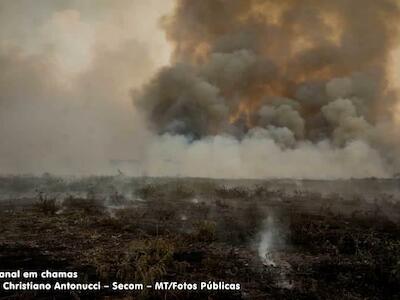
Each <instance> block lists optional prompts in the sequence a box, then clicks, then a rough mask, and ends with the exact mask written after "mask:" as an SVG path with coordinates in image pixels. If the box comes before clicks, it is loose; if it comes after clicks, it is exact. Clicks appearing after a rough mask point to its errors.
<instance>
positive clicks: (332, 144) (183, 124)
mask: <svg viewBox="0 0 400 300" xmlns="http://www.w3.org/2000/svg"><path fill="white" fill-rule="evenodd" d="M399 16H400V10H399V6H398V4H397V1H395V0H382V1H374V0H355V1H351V2H350V1H345V0H338V1H328V0H318V1H317V0H305V1H295V0H284V1H272V0H229V1H228V0H203V1H189V0H177V1H163V0H151V1H147V2H146V3H145V2H144V1H139V0H137V1H128V0H118V1H103V0H100V1H85V2H82V1H74V0H59V1H49V0H40V1H35V2H33V1H25V0H16V1H11V0H7V1H2V2H1V3H0V25H1V26H0V66H1V68H2V72H1V74H0V120H1V126H0V138H1V140H2V146H1V147H0V171H1V173H42V172H53V173H58V174H96V173H101V174H109V173H111V174H115V173H116V171H117V168H118V167H119V166H118V165H115V164H113V163H112V160H114V161H118V160H125V161H126V160H127V161H128V163H127V165H125V166H124V165H123V163H122V165H121V166H122V167H121V168H122V169H123V171H124V172H127V173H129V174H133V175H144V174H145V175H151V176H175V175H179V176H201V177H229V178H231V177H234V178H260V177H261V178H263V177H284V178H324V179H329V178H350V177H369V176H376V177H389V176H392V175H393V174H394V173H396V172H398V171H399V169H400V160H399V159H398V157H399V155H400V146H399V145H398V142H397V140H398V139H397V136H398V133H399V124H398V122H399V121H398V119H396V118H398V115H399V113H398V111H399V105H398V103H397V95H396V93H395V90H394V85H393V84H392V82H393V78H392V73H390V72H393V71H396V70H393V63H392V57H393V53H394V52H393V51H394V50H395V49H396V48H397V47H398V38H399V32H398V30H397V29H398V26H397V24H396V22H397V19H398V18H399ZM389 67H390V69H389ZM130 94H131V95H130ZM132 103H133V105H132Z"/></svg>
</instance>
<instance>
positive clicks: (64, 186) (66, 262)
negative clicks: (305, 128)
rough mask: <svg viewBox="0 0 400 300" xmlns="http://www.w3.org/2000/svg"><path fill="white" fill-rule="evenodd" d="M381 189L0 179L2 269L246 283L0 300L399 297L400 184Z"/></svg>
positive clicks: (140, 279) (111, 277) (29, 295)
mask: <svg viewBox="0 0 400 300" xmlns="http://www.w3.org/2000/svg"><path fill="white" fill-rule="evenodd" d="M371 182H372V183H373V184H374V185H375V187H379V186H382V187H384V188H382V190H379V191H378V189H376V188H375V189H372V191H376V193H371V192H369V193H365V194H364V195H363V194H360V193H359V192H360V191H359V190H360V186H362V184H359V185H358V190H357V195H356V194H355V193H353V194H352V193H350V191H349V190H347V191H346V192H343V193H341V188H339V187H343V185H347V183H343V182H342V183H340V184H339V185H337V187H338V188H336V189H335V187H334V185H332V183H331V182H330V183H318V184H317V186H318V188H315V183H313V184H312V185H314V189H301V188H298V184H295V185H293V184H292V185H290V184H288V183H285V184H278V183H276V182H262V181H257V182H252V183H248V182H246V183H243V182H241V183H237V184H236V185H235V182H225V181H211V180H188V179H176V180H175V179H171V180H167V181H165V180H164V181H163V180H155V179H140V180H133V179H126V178H125V179H118V180H116V179H115V178H88V179H84V180H83V179H82V180H68V181H65V180H61V179H57V178H53V177H51V176H45V177H44V178H39V179H38V178H31V177H29V178H28V177H27V178H16V177H13V178H1V179H0V190H1V191H2V199H3V200H2V201H1V202H0V203H1V209H0V217H1V222H0V268H1V269H3V270H4V269H17V268H23V269H30V270H33V269H35V270H36V269H53V270H77V271H79V272H80V278H81V279H80V281H85V280H87V281H97V280H101V281H102V282H111V281H114V280H116V281H120V282H132V281H134V282H143V283H151V282H154V281H155V280H160V281H161V280H168V281H187V282H198V281H208V280H215V281H224V282H240V283H241V284H242V289H241V291H235V292H233V291H230V292H220V291H219V292H183V291H172V292H150V291H147V292H136V293H132V292H111V291H105V290H103V291H102V292H101V293H95V294H93V293H92V294H90V293H80V292H76V293H64V294H51V293H37V294H34V293H32V292H29V293H23V292H11V293H10V292H4V291H0V293H1V297H3V298H4V299H54V296H56V298H57V299H62V298H65V299H70V298H72V299H79V298H81V299H85V298H87V299H93V298H100V299H114V298H115V299H400V296H399V295H400V217H399V216H400V202H398V201H399V200H398V199H397V195H396V193H394V191H395V190H396V186H397V185H398V184H397V182H391V183H390V184H389V186H390V187H388V183H387V182H386V183H381V184H379V183H377V182H376V181H371ZM371 182H367V183H365V182H364V183H363V184H365V186H366V187H367V188H368V187H369V188H371ZM324 184H325V185H326V186H327V188H326V190H329V192H327V193H323V190H324V188H323V187H324ZM328 186H329V188H328ZM367 188H366V189H367ZM354 189H355V190H356V187H355V188H354ZM386 190H390V193H385V191H386ZM343 195H345V196H343ZM3 298H2V299H3Z"/></svg>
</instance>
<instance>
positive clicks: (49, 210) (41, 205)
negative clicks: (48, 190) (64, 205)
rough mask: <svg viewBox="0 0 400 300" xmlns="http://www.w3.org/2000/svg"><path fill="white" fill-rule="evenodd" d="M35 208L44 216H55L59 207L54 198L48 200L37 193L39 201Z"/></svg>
mask: <svg viewBox="0 0 400 300" xmlns="http://www.w3.org/2000/svg"><path fill="white" fill-rule="evenodd" d="M34 206H35V208H36V209H37V210H38V211H40V212H42V213H44V214H45V215H55V213H56V212H57V211H58V209H59V207H58V205H57V202H56V198H55V197H53V198H50V197H48V196H46V195H44V194H43V193H39V200H38V201H36V203H35V204H34Z"/></svg>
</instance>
